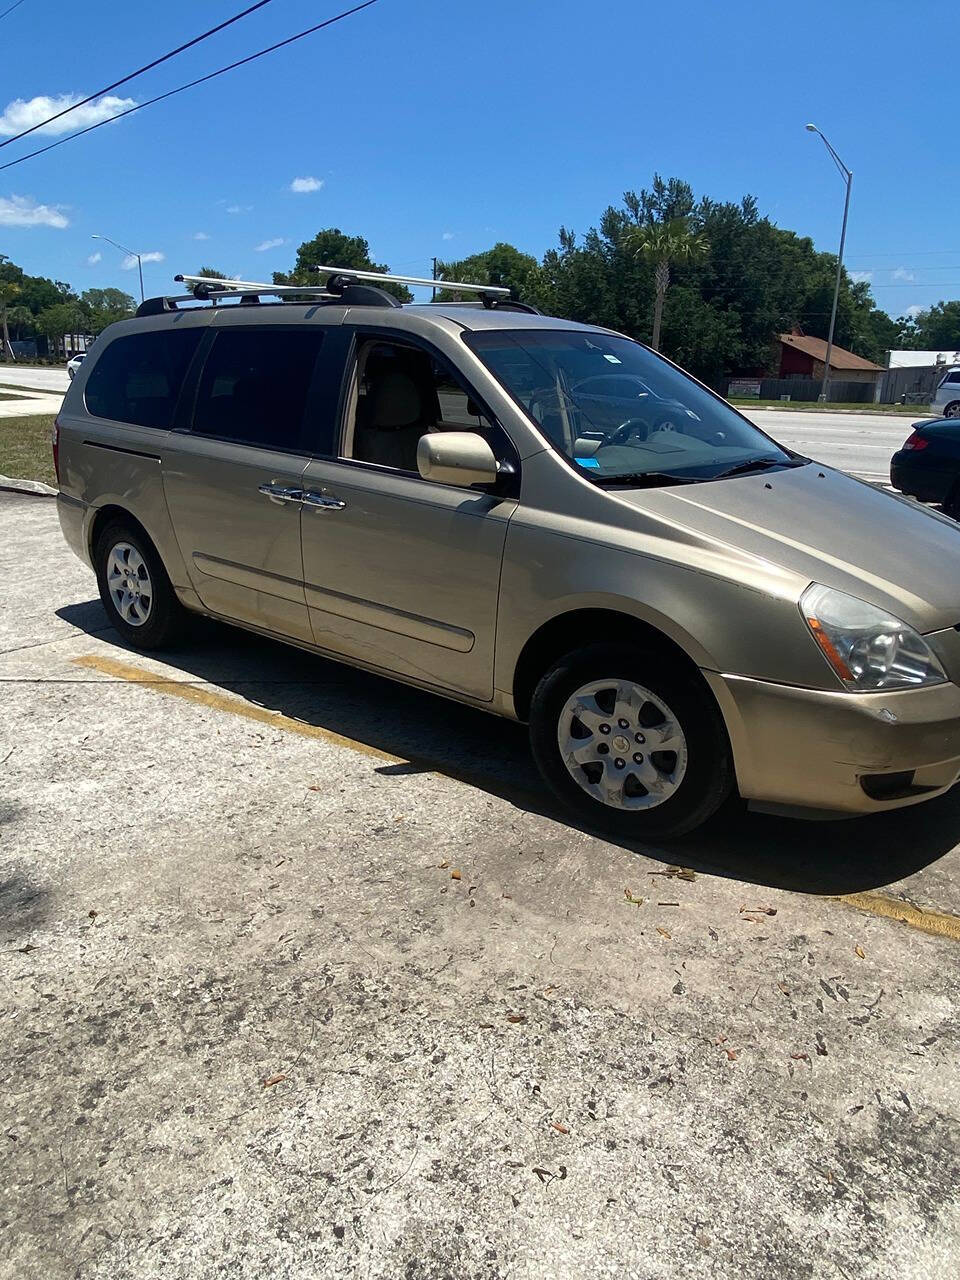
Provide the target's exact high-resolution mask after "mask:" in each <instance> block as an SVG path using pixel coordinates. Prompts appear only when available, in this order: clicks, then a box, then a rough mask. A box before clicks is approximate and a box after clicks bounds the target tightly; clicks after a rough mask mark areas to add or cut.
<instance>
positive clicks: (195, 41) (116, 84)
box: [0, 0, 272, 147]
mask: <svg viewBox="0 0 960 1280" xmlns="http://www.w3.org/2000/svg"><path fill="white" fill-rule="evenodd" d="M17 2H18V3H22V2H23V0H17ZM271 3H272V0H257V3H256V4H252V5H251V6H250V7H249V9H244V10H243V12H242V13H236V14H234V16H233V17H232V18H227V20H226V22H221V23H220V24H219V25H218V26H216V27H211V28H210V30H209V31H204V32H203V34H202V35H199V36H194V38H193V39H192V40H188V41H187V43H186V44H182V45H180V46H179V48H176V49H171V50H170V52H169V53H165V54H164V55H163V57H162V58H154V60H153V62H148V63H147V64H146V66H143V67H140V68H139V69H138V70H137V71H131V72H130V74H129V75H128V76H124V77H123V79H122V80H114V82H113V84H108V85H107V86H106V87H105V88H103V89H98V90H97V91H96V93H91V94H90V96H89V97H87V98H81V100H80V101H79V102H74V103H72V104H71V105H70V106H69V107H64V109H63V110H62V111H58V112H57V114H56V115H55V116H50V117H48V119H46V120H41V121H40V123H39V124H32V125H31V126H30V128H29V129H24V130H23V131H22V132H21V133H15V134H14V135H13V137H12V138H7V139H6V141H5V142H0V147H9V145H10V143H11V142H17V141H19V139H20V138H25V137H26V136H27V134H28V133H35V132H36V130H37V129H42V128H44V126H45V125H48V124H53V122H54V120H59V119H60V118H61V117H62V116H66V115H69V114H70V112H71V111H76V109H77V107H85V106H86V105H87V103H88V102H92V101H93V100H94V98H101V97H103V95H104V94H105V93H110V92H111V91H112V90H113V89H119V88H120V86H121V85H122V84H127V82H128V81H130V80H136V78H137V76H142V75H143V73H144V72H145V71H152V70H153V68H154V67H159V66H160V64H161V62H169V61H170V59H171V58H175V57H176V56H177V54H178V53H183V51H184V50H185V49H192V48H193V46H194V45H195V44H200V43H201V42H202V41H203V40H207V39H209V37H210V36H215V35H216V34H217V32H218V31H223V30H224V29H225V28H226V27H232V26H233V24H234V23H235V22H239V21H240V19H241V18H245V17H246V16H247V15H248V14H250V13H253V12H254V10H255V9H262V8H263V6H264V5H267V4H271ZM16 7H17V6H16V5H14V6H13V8H14V9H15V8H16ZM10 12H11V10H10V9H8V10H7V13H10ZM5 16H6V15H5V14H2V13H0V18H3V17H5Z"/></svg>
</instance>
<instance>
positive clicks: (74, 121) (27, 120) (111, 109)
mask: <svg viewBox="0 0 960 1280" xmlns="http://www.w3.org/2000/svg"><path fill="white" fill-rule="evenodd" d="M79 101H80V94H78V93H61V94H57V96H56V97H48V96H47V95H46V94H41V95H40V96H39V97H36V98H29V99H25V98H14V100H13V102H9V103H7V106H6V108H5V110H4V112H3V114H2V115H0V136H2V137H9V136H10V135H11V134H14V133H22V132H23V131H24V129H31V128H33V126H34V125H37V124H39V123H40V121H41V120H48V119H49V118H50V116H55V115H56V114H57V113H58V112H59V111H64V110H65V109H66V108H67V107H71V106H73V104H74V103H75V102H79ZM136 105H137V102H136V99H135V98H118V97H117V96H116V94H112V93H109V94H107V96H106V97H105V98H98V99H97V100H96V102H88V103H87V104H86V106H83V107H77V109H76V111H71V112H70V114H69V115H66V116H61V117H60V119H59V120H54V121H53V123H52V124H48V125H44V127H43V128H42V129H38V130H37V132H38V133H47V134H51V133H52V134H56V133H72V132H73V131H74V129H85V128H86V127H87V125H91V124H100V123H102V122H103V121H104V120H112V119H113V117H114V116H116V115H119V114H120V112H121V111H127V110H129V108H130V107H135V106H136Z"/></svg>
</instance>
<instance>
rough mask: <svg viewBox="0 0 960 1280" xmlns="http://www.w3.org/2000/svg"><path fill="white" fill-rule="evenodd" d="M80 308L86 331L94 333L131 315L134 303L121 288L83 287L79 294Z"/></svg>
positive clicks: (134, 306)
mask: <svg viewBox="0 0 960 1280" xmlns="http://www.w3.org/2000/svg"><path fill="white" fill-rule="evenodd" d="M80 309H81V311H82V313H83V316H84V324H85V327H86V331H87V332H88V333H92V334H94V335H96V334H98V333H102V332H103V330H104V329H106V327H107V326H108V325H111V324H115V323H116V322H117V321H118V320H126V319H127V317H128V316H131V315H133V313H134V311H135V310H136V304H135V303H134V300H133V298H132V297H131V296H130V294H129V293H124V292H123V290H122V289H85V290H84V292H83V293H82V294H81V295H80Z"/></svg>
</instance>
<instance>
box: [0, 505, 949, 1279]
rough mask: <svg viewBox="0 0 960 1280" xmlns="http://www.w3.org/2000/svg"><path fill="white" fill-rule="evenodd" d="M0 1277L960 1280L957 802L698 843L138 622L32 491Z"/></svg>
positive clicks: (256, 654) (263, 660)
mask: <svg viewBox="0 0 960 1280" xmlns="http://www.w3.org/2000/svg"><path fill="white" fill-rule="evenodd" d="M0 600H2V605H3V607H2V609H0V697H2V704H3V711H4V714H3V716H2V719H0V951H2V953H3V954H2V965H0V1062H2V1067H3V1079H4V1089H3V1092H2V1101H0V1107H2V1122H0V1142H2V1144H3V1152H4V1176H3V1179H2V1182H0V1275H2V1276H4V1277H11V1278H12V1277H16V1278H17V1280H49V1278H51V1277H77V1278H78V1280H92V1278H94V1277H97V1278H100V1280H107V1278H108V1277H109V1280H128V1278H129V1280H134V1278H136V1280H145V1278H152V1277H161V1276H163V1277H189V1278H190V1280H210V1278H212V1277H215V1276H216V1277H220V1276H226V1275H229V1276H237V1277H244V1278H247V1277H250V1278H256V1280H260V1278H261V1277H270V1278H271V1280H274V1278H276V1277H291V1278H296V1280H313V1278H316V1280H319V1278H320V1277H324V1278H327V1277H330V1276H338V1277H340V1276H345V1277H375V1278H378V1280H379V1278H381V1277H382V1278H384V1280H387V1278H388V1277H389V1278H391V1280H393V1278H395V1277H403V1278H404V1280H445V1278H447V1277H455V1278H457V1280H459V1278H461V1277H471V1278H473V1277H478V1278H479V1277H484V1278H486V1277H489V1278H490V1280H494V1278H500V1277H503V1278H506V1277H510V1278H513V1277H524V1278H527V1277H529V1278H530V1280H549V1278H557V1280H568V1278H569V1280H574V1278H580V1277H594V1276H598V1277H599V1276H610V1277H621V1276H630V1277H637V1278H638V1280H652V1278H659V1277H670V1278H671V1280H672V1278H673V1277H701V1276H709V1277H722V1278H726V1277H731V1278H732V1277H750V1278H753V1277H757V1278H758V1280H759V1278H761V1277H762V1278H763V1280H767V1278H768V1277H771V1276H781V1277H785V1278H787V1280H799V1278H801V1277H804V1278H806V1277H811V1278H812V1277H821V1276H822V1277H834V1276H836V1277H840V1278H841V1280H843V1278H844V1277H846V1278H848V1280H850V1278H853V1277H857V1278H858V1280H860V1278H861V1277H862V1278H866V1277H897V1280H901V1278H903V1280H921V1277H922V1278H924V1280H926V1278H927V1277H930V1276H939V1275H948V1274H954V1273H956V1271H957V1269H958V1266H960V1201H958V1194H957V1188H958V1185H960V1181H958V1174H960V1086H958V1080H957V1073H956V1062H957V1054H958V1049H960V1043H958V1042H960V1018H958V957H960V951H958V941H960V922H958V919H957V915H956V913H957V911H958V909H960V892H958V884H960V856H958V848H957V842H958V840H960V792H958V793H954V794H951V795H948V796H946V797H944V798H942V799H940V800H937V801H934V802H932V803H930V804H929V805H927V806H924V807H921V808H918V809H908V810H903V811H900V812H897V813H894V814H888V815H885V816H883V817H878V818H871V819H867V820H858V821H851V822H847V823H829V824H822V825H821V824H816V825H813V824H805V823H797V822H789V821H786V820H780V819H774V818H771V817H761V816H756V815H740V814H732V815H728V816H727V817H726V819H725V821H724V822H723V823H717V824H715V825H714V827H713V828H711V829H710V830H709V831H708V832H707V833H706V834H702V835H700V836H699V837H697V838H696V839H693V840H689V841H687V842H684V843H682V844H678V845H674V846H672V847H663V848H658V847H644V848H630V847H623V846H620V845H617V844H613V843H610V842H609V841H606V840H603V839H600V838H598V837H596V836H594V835H592V834H591V833H589V832H587V831H584V830H581V829H578V828H577V827H575V826H572V825H571V824H570V823H569V822H568V821H567V820H566V819H565V818H564V817H563V816H562V815H560V814H558V813H557V812H556V810H555V809H554V807H553V805H552V803H551V801H550V800H549V798H548V797H547V796H546V795H545V793H544V791H543V789H542V787H541V785H540V783H539V782H538V780H537V777H536V775H535V772H534V769H533V766H532V763H531V762H530V759H529V757H528V754H527V749H526V742H525V735H524V731H523V730H522V728H520V727H519V726H513V725H510V724H507V723H504V722H501V721H497V720H494V719H492V718H489V717H486V716H484V715H483V714H481V713H479V712H473V711H470V710H467V709H463V708H459V707H457V706H455V705H453V704H449V703H445V702H442V701H440V700H438V699H435V698H432V697H430V696H428V695H425V694H421V693H417V692H414V691H411V690H408V689H404V688H402V687H400V686H398V685H394V684H391V683H388V682H386V681H383V680H380V679H378V678H375V677H372V676H368V675H365V674H362V673H359V672H355V671H351V670H350V669H347V668H344V667H340V666H337V665H335V664H332V663H328V662H325V661H321V660H319V659H315V658H313V657H311V656H309V655H306V654H302V653H299V652H297V651H295V650H292V649H289V648H285V647H283V646H280V645H277V644H273V643H269V642H266V641H261V640H259V639H257V638H253V637H250V636H247V635H245V634H243V633H240V632H238V631H234V630H231V629H229V628H226V627H221V626H216V625H213V624H203V625H200V626H198V627H197V629H196V633H195V635H194V636H193V637H192V638H191V640H190V642H189V643H188V644H187V645H186V646H185V647H183V648H182V649H181V650H179V651H177V652H175V653H172V654H166V655H164V656H163V657H162V659H159V658H148V657H145V656H143V655H140V654H136V653H133V652H131V651H128V650H126V649H124V648H123V646H122V645H121V644H120V642H119V639H118V637H117V636H116V634H115V633H114V632H113V631H112V630H111V629H109V628H108V626H107V624H106V619H105V616H104V613H103V611H102V608H101V606H100V604H99V601H98V600H97V596H96V588H95V583H94V580H93V577H92V575H91V574H90V572H89V571H88V570H87V569H85V568H84V567H83V566H82V565H81V564H80V563H79V562H78V561H77V560H75V559H74V558H73V557H72V555H71V554H70V553H69V552H68V551H67V549H66V548H65V546H64V545H63V543H62V540H61V538H60V535H59V530H58V527H57V521H56V515H55V510H54V504H53V503H52V502H51V501H49V500H44V499H38V498H28V497H21V496H15V495H10V494H0Z"/></svg>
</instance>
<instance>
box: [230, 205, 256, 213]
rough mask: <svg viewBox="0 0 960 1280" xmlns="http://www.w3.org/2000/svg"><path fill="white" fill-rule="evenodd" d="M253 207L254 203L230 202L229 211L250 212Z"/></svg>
mask: <svg viewBox="0 0 960 1280" xmlns="http://www.w3.org/2000/svg"><path fill="white" fill-rule="evenodd" d="M252 208H253V205H252V204H228V205H227V213H249V212H250V210H251V209H252Z"/></svg>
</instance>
